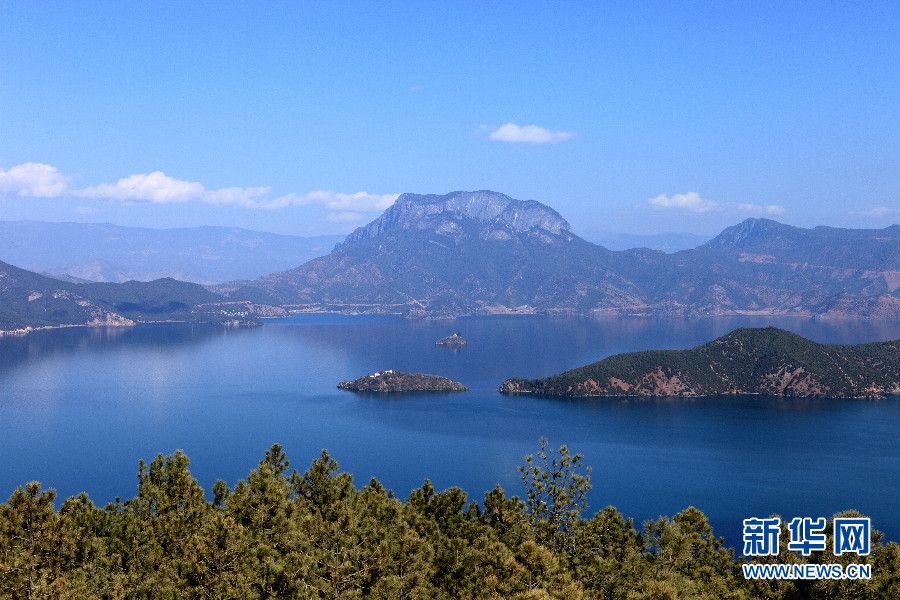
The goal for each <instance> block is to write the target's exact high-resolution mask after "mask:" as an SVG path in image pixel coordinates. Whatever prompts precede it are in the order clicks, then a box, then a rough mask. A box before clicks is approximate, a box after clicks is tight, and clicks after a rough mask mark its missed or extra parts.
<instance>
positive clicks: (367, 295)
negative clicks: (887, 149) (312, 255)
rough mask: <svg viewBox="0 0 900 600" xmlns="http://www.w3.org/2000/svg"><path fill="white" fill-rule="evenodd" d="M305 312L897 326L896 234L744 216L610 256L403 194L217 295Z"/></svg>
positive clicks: (509, 213)
mask: <svg viewBox="0 0 900 600" xmlns="http://www.w3.org/2000/svg"><path fill="white" fill-rule="evenodd" d="M214 289H216V290H218V291H221V292H222V293H224V294H226V295H228V296H229V297H231V298H233V299H243V300H251V301H254V302H264V303H270V304H279V305H283V306H287V307H289V308H290V309H292V310H300V311H336V312H385V313H396V314H402V315H405V316H410V317H421V316H428V317H456V316H462V315H472V314H497V313H515V314H521V313H527V314H534V313H540V314H592V313H597V312H599V313H604V314H623V315H680V316H700V315H725V314H773V315H798V316H817V315H818V316H831V317H840V316H860V317H865V318H898V317H900V294H898V293H897V292H898V290H900V227H890V228H885V229H884V230H842V229H837V228H822V227H819V228H816V229H803V228H799V227H794V226H790V225H784V224H781V223H778V222H777V221H772V220H769V219H747V220H745V221H742V222H741V223H739V224H737V225H734V226H732V227H729V228H726V229H725V230H723V232H721V233H720V234H719V235H718V236H716V237H715V238H713V239H712V240H710V241H708V242H707V243H705V244H702V245H701V246H699V247H697V248H695V249H692V250H683V251H680V252H676V253H674V254H666V253H664V252H661V251H655V250H648V249H631V250H625V251H616V252H614V251H611V250H608V249H606V248H603V247H602V246H599V245H596V244H592V243H591V242H588V241H586V240H584V239H582V238H580V237H579V236H577V235H576V234H574V233H573V232H572V228H571V226H569V224H568V222H566V221H565V219H563V218H562V217H561V216H560V215H559V213H557V212H556V211H555V210H553V209H552V208H550V207H548V206H545V205H543V204H541V203H539V202H535V201H526V202H523V201H518V200H514V199H512V198H510V197H509V196H506V195H504V194H499V193H496V192H490V191H485V190H482V191H477V192H451V193H450V194H445V195H435V194H431V195H422V194H403V195H401V196H400V197H399V198H398V200H397V202H395V204H394V205H393V206H391V207H390V208H388V209H387V210H386V211H385V212H384V214H382V215H381V216H380V217H378V218H377V219H375V220H374V221H372V222H371V223H369V224H368V225H366V226H364V227H361V228H359V229H357V230H356V231H355V232H353V233H351V234H350V235H349V236H348V237H347V239H346V240H345V241H344V242H343V243H342V244H339V245H338V246H337V247H336V248H335V250H334V251H333V252H332V253H331V254H328V255H326V256H323V257H319V258H316V259H313V260H311V261H309V262H307V263H305V264H303V265H300V266H298V267H295V268H294V269H289V270H287V271H283V272H279V273H273V274H271V275H267V276H264V277H261V278H259V279H257V280H253V281H241V282H230V283H229V284H225V285H222V286H218V287H216V288H214Z"/></svg>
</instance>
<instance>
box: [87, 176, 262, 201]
mask: <svg viewBox="0 0 900 600" xmlns="http://www.w3.org/2000/svg"><path fill="white" fill-rule="evenodd" d="M268 192H269V188H265V187H258V188H234V187H232V188H223V189H220V190H207V189H206V188H204V187H203V184H201V183H197V182H196V181H183V180H181V179H175V178H174V177H169V176H168V175H166V174H165V173H163V172H162V171H154V172H153V173H141V174H137V175H131V176H130V177H125V178H123V179H120V180H119V181H117V182H116V183H114V184H110V183H103V184H100V185H95V186H91V187H88V188H85V189H83V190H78V191H76V192H75V194H74V195H76V196H81V197H83V198H103V199H108V200H123V201H140V202H152V203H153V204H173V203H181V202H191V201H197V202H206V203H208V204H230V205H238V206H246V207H248V208H255V207H257V206H258V205H259V204H260V201H259V199H260V198H262V197H263V196H265V194H267V193H268Z"/></svg>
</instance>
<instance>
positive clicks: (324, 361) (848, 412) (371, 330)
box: [0, 315, 900, 546]
mask: <svg viewBox="0 0 900 600" xmlns="http://www.w3.org/2000/svg"><path fill="white" fill-rule="evenodd" d="M765 325H777V326H779V327H783V328H785V329H789V330H791V331H795V332H797V333H799V334H801V335H803V336H805V337H808V338H811V339H813V340H816V341H819V342H830V343H859V342H868V341H878V340H889V339H897V338H900V322H896V321H895V322H867V321H831V320H803V319H787V318H777V319H776V318H747V317H740V318H738V317H735V318H705V319H656V318H618V317H604V318H598V319H589V318H574V317H571V318H569V317H567V318H552V317H496V318H494V317H491V318H470V319H459V320H455V321H411V320H403V319H398V318H392V317H343V316H330V315H309V316H302V317H294V318H291V319H288V320H276V321H269V322H267V324H266V325H265V326H263V327H258V328H252V329H240V330H223V329H221V328H216V327H212V326H196V325H194V326H191V325H152V326H149V325H148V326H140V327H135V328H121V329H119V328H109V329H104V328H96V329H86V328H71V329H61V330H53V331H43V332H36V333H33V334H30V335H28V336H26V337H15V338H10V337H6V338H0V497H2V498H3V499H6V498H8V497H9V495H10V494H11V493H12V491H13V490H14V489H15V487H16V486H17V485H21V484H23V483H25V482H27V481H31V480H39V481H41V482H42V483H43V485H44V487H53V488H56V489H57V491H58V493H59V496H60V497H61V498H63V497H66V496H69V495H72V494H76V493H78V492H81V491H86V492H88V494H89V495H90V496H91V498H92V499H93V500H94V502H96V503H97V504H100V505H102V504H105V503H106V502H110V501H113V499H114V498H115V497H116V496H120V497H121V498H122V499H123V500H124V499H126V498H131V497H133V496H135V495H136V493H137V490H136V485H137V478H136V476H135V474H136V472H137V465H138V460H139V459H141V458H143V459H144V460H146V461H148V462H149V460H151V459H152V458H154V457H155V456H156V455H157V454H158V453H160V452H162V453H165V454H168V453H172V452H173V451H175V450H176V449H182V450H184V451H185V452H186V453H187V455H188V456H189V457H190V458H191V471H192V473H193V474H194V476H195V477H196V478H197V479H198V481H199V482H200V484H201V485H202V486H203V487H204V488H205V489H206V490H210V489H211V488H212V484H213V483H214V482H215V480H216V479H219V478H221V479H224V480H226V481H227V482H228V484H229V485H232V486H233V485H234V483H235V482H236V481H237V480H238V479H241V478H244V477H246V476H247V474H248V473H249V471H250V469H252V468H255V467H256V465H257V463H258V462H259V461H260V460H261V459H262V458H263V456H264V454H265V451H266V449H268V448H269V446H271V444H272V443H274V442H278V443H281V444H282V445H283V446H284V448H285V451H286V453H287V455H288V458H289V459H290V460H291V462H292V467H294V468H297V469H298V470H300V471H303V470H305V469H306V468H307V467H308V466H309V463H310V462H311V461H312V459H313V458H315V457H317V456H319V454H320V453H321V451H322V449H323V448H327V449H328V451H329V453H330V454H331V455H332V456H333V457H334V458H336V459H337V461H338V462H339V463H340V466H341V469H342V470H345V471H348V472H350V473H353V475H354V479H355V481H356V483H357V486H362V485H363V484H365V483H366V482H368V480H369V479H370V478H372V477H375V478H377V479H378V480H379V481H381V482H382V483H383V484H384V485H385V486H386V487H389V488H391V489H393V490H394V491H395V493H396V494H397V495H398V496H400V497H403V498H405V497H406V496H407V495H408V494H409V491H410V490H411V489H413V488H416V487H418V486H420V485H421V484H422V482H423V480H424V479H425V478H430V479H431V480H432V482H433V483H434V485H435V487H437V488H438V489H444V488H447V487H450V486H459V487H462V488H463V489H464V490H466V491H467V492H468V493H469V497H470V499H474V500H479V501H481V500H482V499H483V494H484V492H485V491H487V490H489V489H491V488H493V487H494V486H495V485H497V484H498V483H499V484H500V485H502V486H503V488H504V489H505V490H507V492H508V493H510V494H517V495H522V494H523V492H524V488H523V485H522V483H521V481H520V480H519V473H518V470H517V467H518V465H521V464H523V463H524V460H523V456H524V455H525V454H532V453H534V452H535V451H537V450H538V449H539V442H538V440H539V438H540V437H541V436H546V437H548V438H549V440H550V444H551V446H554V447H556V446H559V445H562V444H567V445H568V446H569V448H570V449H571V450H572V451H573V452H579V453H581V454H584V456H585V459H584V462H585V464H587V465H590V466H591V467H592V468H593V472H592V483H593V489H592V490H591V493H590V496H589V502H590V507H589V513H591V514H592V513H593V512H594V511H596V510H599V509H601V508H603V507H604V506H606V505H610V504H611V505H613V506H615V507H616V508H618V509H619V510H620V511H621V512H622V513H623V514H624V515H625V516H627V517H633V518H634V519H635V521H636V522H637V523H638V524H639V523H640V522H641V521H644V520H647V519H653V518H655V517H657V516H659V515H672V514H674V513H676V512H678V511H681V510H683V509H684V508H686V507H687V506H690V505H693V506H696V507H698V508H699V509H701V510H702V511H703V512H704V513H706V515H707V516H708V517H709V518H710V521H711V522H712V524H713V527H714V528H715V531H716V533H717V534H718V535H725V536H726V543H728V544H729V545H732V546H739V545H740V531H741V521H742V520H743V519H745V518H749V517H765V516H768V515H770V514H772V513H778V514H780V515H781V516H782V517H783V518H787V519H790V518H793V517H796V516H809V517H818V516H826V517H830V516H831V515H832V514H834V513H835V512H838V511H840V510H844V509H848V508H854V509H857V510H860V511H861V512H862V513H863V514H865V515H868V516H870V517H872V525H873V527H874V528H876V529H879V530H882V531H884V532H886V533H887V537H888V538H889V539H892V540H900V509H898V508H897V504H896V496H897V492H898V488H900V484H898V482H900V401H898V399H889V400H885V401H880V402H871V401H861V400H809V399H779V398H769V397H744V398H705V399H696V400H676V399H658V400H631V401H622V400H576V401H567V400H553V399H545V398H533V397H521V396H520V397H509V396H503V395H501V394H499V393H497V392H496V388H497V386H498V385H499V384H500V383H501V382H502V381H503V380H504V379H506V378H507V377H512V376H522V377H543V376H547V375H551V374H553V373H558V372H560V371H563V370H566V369H570V368H574V367H578V366H582V365H585V364H588V363H590V362H593V361H596V360H600V359H602V358H604V357H606V356H609V355H611V354H615V353H618V352H628V351H634V350H646V349H654V348H676V349H681V348H688V347H692V346H695V345H697V344H701V343H703V342H706V341H708V340H711V339H713V338H715V337H717V336H719V335H722V334H725V333H727V332H729V331H731V330H732V329H734V328H735V327H738V326H765ZM456 331H458V332H460V333H461V334H462V335H463V337H465V338H466V339H468V340H469V344H468V345H467V346H465V347H464V348H462V349H461V350H460V351H458V352H454V351H451V350H447V349H444V348H440V347H437V346H435V345H434V341H435V340H437V339H438V338H441V337H444V336H446V335H449V334H451V333H453V332H456ZM385 369H396V370H402V371H411V372H425V373H433V374H439V375H445V376H447V377H450V378H451V379H455V380H457V381H461V382H463V383H465V384H466V385H467V386H469V388H470V391H469V392H463V393H459V394H403V395H393V396H387V397H384V396H379V397H375V396H364V395H356V394H353V393H350V392H343V391H340V390H338V389H336V387H335V386H336V384H337V383H338V382H339V381H340V380H342V379H353V378H356V377H358V376H360V375H363V374H365V373H370V372H375V371H380V370H385Z"/></svg>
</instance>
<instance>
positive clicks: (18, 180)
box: [0, 162, 72, 198]
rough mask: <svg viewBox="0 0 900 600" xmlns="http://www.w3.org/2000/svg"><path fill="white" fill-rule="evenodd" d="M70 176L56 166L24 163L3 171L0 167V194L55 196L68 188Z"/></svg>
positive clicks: (33, 196)
mask: <svg viewBox="0 0 900 600" xmlns="http://www.w3.org/2000/svg"><path fill="white" fill-rule="evenodd" d="M71 182H72V178H71V177H68V176H66V175H63V174H62V173H60V172H59V171H58V170H57V169H56V167H51V166H50V165H44V164H41V163H31V162H30V163H24V164H21V165H17V166H15V167H12V168H10V169H9V171H4V170H3V169H0V196H19V197H31V198H56V197H57V196H61V195H63V194H65V193H66V192H67V191H68V190H69V184H70V183H71Z"/></svg>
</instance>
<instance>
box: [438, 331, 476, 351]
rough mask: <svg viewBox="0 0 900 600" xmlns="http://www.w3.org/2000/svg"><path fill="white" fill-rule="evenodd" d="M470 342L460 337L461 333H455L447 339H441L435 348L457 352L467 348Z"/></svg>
mask: <svg viewBox="0 0 900 600" xmlns="http://www.w3.org/2000/svg"><path fill="white" fill-rule="evenodd" d="M467 343H468V342H467V341H466V339H465V338H464V337H463V336H461V335H459V333H454V334H453V335H448V336H447V337H445V338H441V339H439V340H438V341H436V342H435V343H434V345H435V346H443V347H444V348H450V349H452V350H456V349H459V348H462V347H463V346H465V345H466V344H467Z"/></svg>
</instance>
